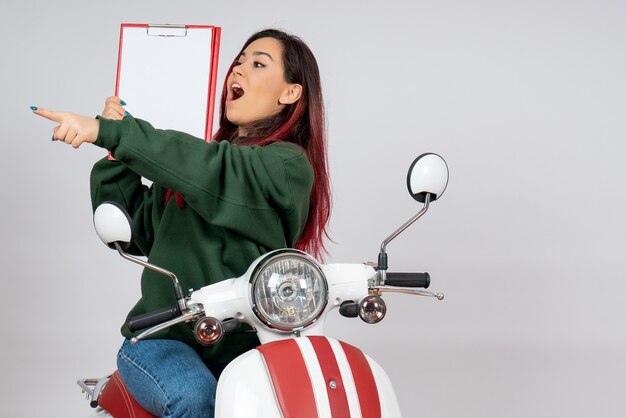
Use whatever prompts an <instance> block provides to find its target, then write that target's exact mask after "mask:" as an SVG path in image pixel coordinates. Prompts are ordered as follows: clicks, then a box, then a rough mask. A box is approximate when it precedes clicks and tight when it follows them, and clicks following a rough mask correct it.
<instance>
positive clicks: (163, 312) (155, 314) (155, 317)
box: [128, 305, 180, 332]
mask: <svg viewBox="0 0 626 418" xmlns="http://www.w3.org/2000/svg"><path fill="white" fill-rule="evenodd" d="M179 315H180V309H179V308H178V305H172V306H168V307H167V308H163V309H157V310H156V311H152V312H146V313H145V314H141V315H137V316H133V317H132V318H128V329H130V330H131V332H135V331H138V330H140V329H144V328H148V327H151V326H153V325H158V324H161V323H163V322H165V321H169V320H170V319H173V318H176V317H177V316H179Z"/></svg>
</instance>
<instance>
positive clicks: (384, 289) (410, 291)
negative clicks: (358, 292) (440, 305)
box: [370, 286, 444, 300]
mask: <svg viewBox="0 0 626 418" xmlns="http://www.w3.org/2000/svg"><path fill="white" fill-rule="evenodd" d="M383 292H384V293H405V294H408V295H416V296H427V297H432V298H437V300H443V298H444V294H443V293H435V292H429V291H428V290H414V289H404V288H397V287H382V286H378V287H377V288H375V289H372V291H370V293H373V294H376V295H378V296H381V293H383Z"/></svg>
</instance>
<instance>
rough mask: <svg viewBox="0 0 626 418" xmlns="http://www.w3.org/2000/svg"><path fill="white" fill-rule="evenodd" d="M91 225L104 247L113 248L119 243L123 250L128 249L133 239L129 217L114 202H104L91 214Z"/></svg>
mask: <svg viewBox="0 0 626 418" xmlns="http://www.w3.org/2000/svg"><path fill="white" fill-rule="evenodd" d="M93 225H94V227H95V228H96V233H97V234H98V236H99V237H100V239H101V240H102V242H104V243H105V244H106V245H108V246H109V247H111V248H115V243H116V242H117V243H119V244H120V246H121V247H122V248H123V249H126V248H128V246H130V243H131V241H132V238H133V229H132V223H131V219H130V216H129V215H128V212H126V209H124V208H123V207H122V206H121V205H120V204H118V203H116V202H104V203H102V204H100V206H98V207H97V208H96V211H95V212H94V214H93Z"/></svg>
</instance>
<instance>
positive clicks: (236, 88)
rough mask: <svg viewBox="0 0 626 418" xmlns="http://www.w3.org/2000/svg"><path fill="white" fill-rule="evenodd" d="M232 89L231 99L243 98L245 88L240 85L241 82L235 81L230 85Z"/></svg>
mask: <svg viewBox="0 0 626 418" xmlns="http://www.w3.org/2000/svg"><path fill="white" fill-rule="evenodd" d="M230 90H231V92H232V94H231V98H230V99H231V100H237V99H240V98H241V96H243V95H244V91H243V88H241V85H239V83H233V84H232V85H231V86H230Z"/></svg>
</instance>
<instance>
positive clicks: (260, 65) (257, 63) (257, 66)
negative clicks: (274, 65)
mask: <svg viewBox="0 0 626 418" xmlns="http://www.w3.org/2000/svg"><path fill="white" fill-rule="evenodd" d="M263 67H265V64H263V63H261V62H259V61H254V68H263Z"/></svg>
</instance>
